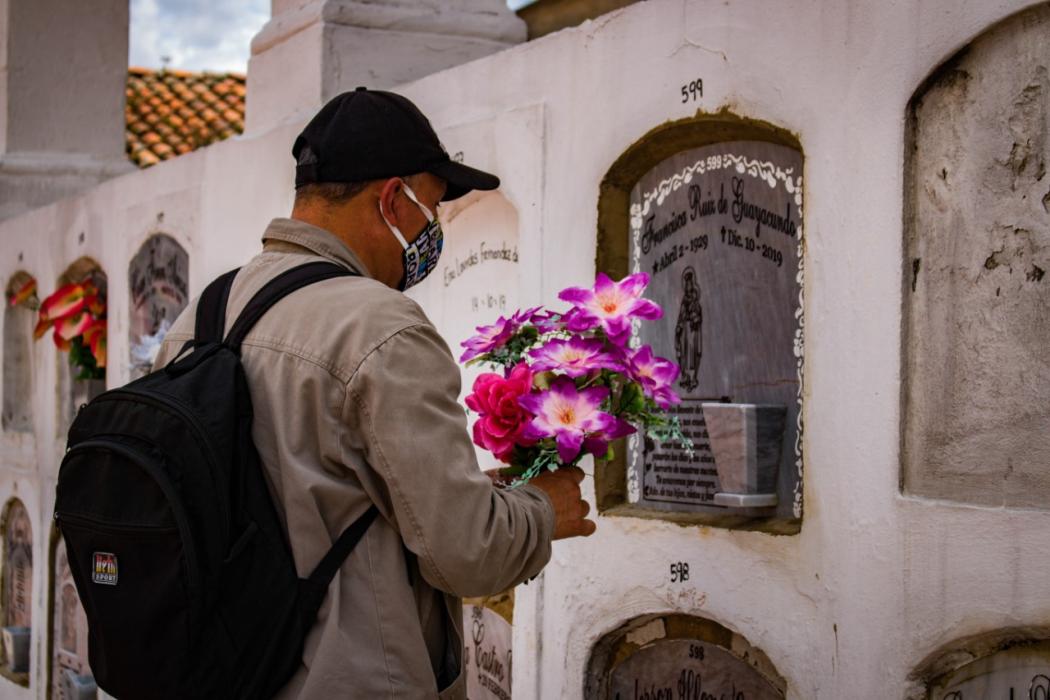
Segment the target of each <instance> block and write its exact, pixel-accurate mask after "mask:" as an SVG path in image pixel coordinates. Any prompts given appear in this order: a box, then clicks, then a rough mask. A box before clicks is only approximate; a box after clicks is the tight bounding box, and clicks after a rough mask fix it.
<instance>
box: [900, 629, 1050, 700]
mask: <svg viewBox="0 0 1050 700" xmlns="http://www.w3.org/2000/svg"><path fill="white" fill-rule="evenodd" d="M1046 632H1047V630H1046V629H1045V628H1019V629H1012V630H1011V629H1005V630H996V631H994V632H990V633H986V634H981V635H977V636H974V637H970V638H967V639H963V640H957V641H955V642H953V643H951V644H950V645H948V646H947V647H945V648H943V649H941V650H940V651H938V652H937V653H935V654H933V655H931V656H930V657H929V658H928V659H927V660H926V661H924V662H923V664H921V665H920V667H919V668H918V669H917V670H916V671H915V672H914V673H913V674H912V676H911V678H910V681H911V682H912V688H911V690H910V691H909V693H908V694H907V698H908V700H981V699H982V698H1010V699H1014V700H1048V699H1050V639H1048V638H1047V636H1046Z"/></svg>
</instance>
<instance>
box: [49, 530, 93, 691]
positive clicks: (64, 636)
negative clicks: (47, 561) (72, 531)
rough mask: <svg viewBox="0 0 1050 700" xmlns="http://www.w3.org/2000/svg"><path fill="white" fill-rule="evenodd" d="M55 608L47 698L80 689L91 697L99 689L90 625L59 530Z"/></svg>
mask: <svg viewBox="0 0 1050 700" xmlns="http://www.w3.org/2000/svg"><path fill="white" fill-rule="evenodd" d="M50 589H51V590H50V594H51V606H50V609H49V621H50V622H49V625H48V627H49V632H50V634H49V635H48V652H49V653H48V677H49V679H50V680H49V682H48V688H47V697H48V698H49V699H53V700H59V699H60V698H61V699H63V700H64V699H65V698H67V697H70V695H71V694H70V692H69V691H70V690H71V689H73V688H76V690H77V691H79V692H80V693H81V694H78V695H74V697H84V695H83V693H84V692H85V691H86V693H87V694H88V695H89V696H90V693H91V692H92V691H93V690H96V686H95V682H94V678H93V677H92V674H91V667H90V666H89V664H88V626H87V615H86V614H85V613H84V606H83V605H81V603H80V597H79V596H78V595H77V589H76V584H74V582H73V574H72V572H71V571H70V569H69V560H68V558H67V556H66V545H65V542H64V541H63V539H62V537H61V536H60V535H59V533H58V531H57V530H55V531H54V532H53V533H52V536H51V587H50Z"/></svg>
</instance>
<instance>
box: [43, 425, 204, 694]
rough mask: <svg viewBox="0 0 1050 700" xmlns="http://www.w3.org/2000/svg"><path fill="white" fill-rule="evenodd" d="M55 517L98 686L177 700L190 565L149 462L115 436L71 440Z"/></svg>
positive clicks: (190, 628) (179, 525) (184, 666)
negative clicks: (111, 438) (78, 441)
mask: <svg viewBox="0 0 1050 700" xmlns="http://www.w3.org/2000/svg"><path fill="white" fill-rule="evenodd" d="M55 519H56V521H57V522H58V525H59V527H60V529H61V532H62V536H63V538H64V539H65V542H66V550H67V552H68V556H69V565H70V569H71V572H72V574H73V579H74V581H75V583H76V587H77V592H78V593H79V595H80V600H81V602H82V603H83V605H84V611H85V613H86V614H87V619H88V656H89V661H90V664H91V670H92V672H93V673H94V675H95V679H96V681H97V682H98V684H99V687H101V688H103V689H104V690H105V691H106V692H108V693H110V694H111V695H114V696H116V697H121V698H124V697H126V698H143V697H149V698H168V697H186V694H185V693H184V692H183V688H184V684H185V683H186V682H187V680H188V679H189V678H190V676H191V675H192V673H191V672H192V668H193V660H192V656H193V650H194V649H195V647H196V643H195V640H196V634H195V631H196V630H198V629H199V625H200V619H199V603H198V590H199V577H198V573H197V572H198V567H197V565H196V560H195V557H194V551H193V540H192V537H191V533H190V532H189V529H188V523H187V521H186V518H185V513H184V512H183V510H182V507H181V502H180V501H179V500H178V498H177V494H176V492H175V490H174V487H173V485H172V484H171V483H170V481H169V480H168V477H167V475H166V474H165V472H164V470H163V469H162V468H161V467H160V464H159V463H158V461H157V460H156V459H155V458H154V457H153V456H152V455H150V454H149V453H148V451H145V450H138V449H134V448H132V447H130V446H129V445H127V444H124V443H122V442H119V441H109V440H93V441H90V442H85V443H82V444H80V445H77V446H76V447H74V448H73V449H72V450H70V451H69V452H68V453H67V455H66V458H65V459H64V460H63V463H62V470H61V473H60V478H59V490H58V495H57V498H56V507H55Z"/></svg>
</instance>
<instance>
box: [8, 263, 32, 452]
mask: <svg viewBox="0 0 1050 700" xmlns="http://www.w3.org/2000/svg"><path fill="white" fill-rule="evenodd" d="M35 287H36V280H35V279H34V278H33V276H32V275H30V274H29V273H27V272H18V273H16V274H15V275H14V276H12V277H11V280H10V281H9V282H8V283H7V294H6V295H5V299H6V300H7V304H6V306H5V308H4V331H3V333H4V405H3V429H4V430H5V431H11V432H19V433H31V432H33V381H32V379H33V326H34V325H35V324H36V309H37V308H38V306H39V302H38V300H37V295H36V293H35V292H34V291H33V289H34V288H35Z"/></svg>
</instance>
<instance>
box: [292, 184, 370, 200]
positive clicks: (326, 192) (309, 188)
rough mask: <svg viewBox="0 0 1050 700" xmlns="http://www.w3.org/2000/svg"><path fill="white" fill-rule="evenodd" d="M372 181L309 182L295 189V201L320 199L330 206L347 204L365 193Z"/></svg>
mask: <svg viewBox="0 0 1050 700" xmlns="http://www.w3.org/2000/svg"><path fill="white" fill-rule="evenodd" d="M370 184H371V181H368V180H366V181H364V182H308V183H305V184H303V185H299V187H296V188H295V201H297V202H298V201H301V200H307V199H320V200H322V201H325V202H327V203H329V204H345V203H346V202H349V201H350V200H351V199H353V198H354V197H356V196H357V195H359V194H361V193H362V192H364V191H365V189H366V188H367V187H368V186H369V185H370Z"/></svg>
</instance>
